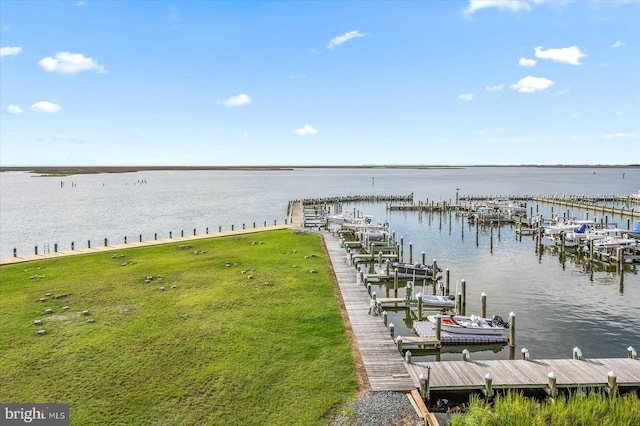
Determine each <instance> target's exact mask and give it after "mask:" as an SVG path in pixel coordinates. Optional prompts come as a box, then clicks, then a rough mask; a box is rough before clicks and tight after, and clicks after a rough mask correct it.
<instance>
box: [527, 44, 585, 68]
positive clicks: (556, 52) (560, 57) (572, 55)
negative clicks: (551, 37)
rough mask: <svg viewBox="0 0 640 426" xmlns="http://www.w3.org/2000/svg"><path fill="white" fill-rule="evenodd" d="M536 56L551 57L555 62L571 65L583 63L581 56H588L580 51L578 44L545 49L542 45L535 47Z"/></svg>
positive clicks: (541, 57)
mask: <svg viewBox="0 0 640 426" xmlns="http://www.w3.org/2000/svg"><path fill="white" fill-rule="evenodd" d="M535 51H536V58H540V59H551V60H552V61H555V62H564V63H567V64H571V65H582V62H580V59H581V58H584V57H585V56H587V55H586V54H584V53H582V52H581V51H580V48H579V47H578V46H571V47H563V48H561V49H547V50H543V49H542V46H538V47H536V48H535Z"/></svg>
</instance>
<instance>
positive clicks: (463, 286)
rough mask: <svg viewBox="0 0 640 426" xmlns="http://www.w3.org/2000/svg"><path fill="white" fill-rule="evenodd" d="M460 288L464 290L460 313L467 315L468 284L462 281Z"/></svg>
mask: <svg viewBox="0 0 640 426" xmlns="http://www.w3.org/2000/svg"><path fill="white" fill-rule="evenodd" d="M460 286H461V289H462V297H461V299H460V312H461V315H466V314H467V282H466V281H465V280H464V278H463V279H461V280H460Z"/></svg>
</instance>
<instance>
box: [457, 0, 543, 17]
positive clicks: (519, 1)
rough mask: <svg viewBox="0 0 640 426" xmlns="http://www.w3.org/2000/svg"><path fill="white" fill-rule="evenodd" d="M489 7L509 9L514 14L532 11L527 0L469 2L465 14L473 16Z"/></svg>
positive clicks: (473, 0) (475, 0) (478, 0)
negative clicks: (520, 11)
mask: <svg viewBox="0 0 640 426" xmlns="http://www.w3.org/2000/svg"><path fill="white" fill-rule="evenodd" d="M489 7H496V8H498V9H507V10H511V11H512V12H517V11H519V10H525V11H529V10H531V7H530V6H529V2H527V1H525V0H469V5H468V6H467V7H466V8H465V9H464V13H465V14H466V15H471V14H473V13H474V12H476V11H478V10H480V9H486V8H489Z"/></svg>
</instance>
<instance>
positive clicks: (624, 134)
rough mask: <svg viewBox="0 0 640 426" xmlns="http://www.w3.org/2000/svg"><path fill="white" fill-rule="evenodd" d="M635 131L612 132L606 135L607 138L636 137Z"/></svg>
mask: <svg viewBox="0 0 640 426" xmlns="http://www.w3.org/2000/svg"><path fill="white" fill-rule="evenodd" d="M635 136H636V134H635V133H621V132H618V133H610V134H608V135H604V137H605V139H614V138H633V137H635Z"/></svg>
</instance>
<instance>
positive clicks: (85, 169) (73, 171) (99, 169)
mask: <svg viewBox="0 0 640 426" xmlns="http://www.w3.org/2000/svg"><path fill="white" fill-rule="evenodd" d="M471 167H534V168H563V169H564V168H572V169H582V168H588V169H594V168H597V169H614V168H615V169H636V168H640V164H627V165H623V164H621V165H598V164H595V165H593V164H592V165H587V164H585V165H562V164H556V165H537V164H516V165H491V164H489V165H473V166H461V165H433V166H428V165H359V166H356V165H351V166H330V165H324V166H308V165H300V166H31V167H29V166H8V167H5V166H2V167H0V172H10V171H18V172H30V173H37V174H40V175H42V176H54V177H55V176H68V175H79V174H99V173H135V172H142V171H162V170H167V171H168V170H185V171H186V170H238V171H243V170H244V171H293V170H296V169H426V170H431V169H465V168H471Z"/></svg>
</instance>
